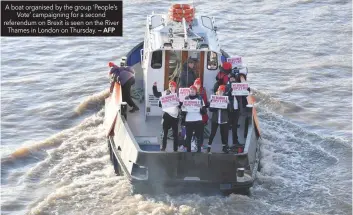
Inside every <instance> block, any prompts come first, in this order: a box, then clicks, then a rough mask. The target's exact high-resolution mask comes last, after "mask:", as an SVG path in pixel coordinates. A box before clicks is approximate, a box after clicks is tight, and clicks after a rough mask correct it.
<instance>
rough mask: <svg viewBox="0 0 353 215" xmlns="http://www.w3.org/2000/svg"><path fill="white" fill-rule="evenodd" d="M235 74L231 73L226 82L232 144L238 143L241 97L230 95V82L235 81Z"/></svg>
mask: <svg viewBox="0 0 353 215" xmlns="http://www.w3.org/2000/svg"><path fill="white" fill-rule="evenodd" d="M236 82H237V80H236V75H235V74H231V75H230V78H229V82H228V86H227V89H228V92H227V95H228V96H229V103H230V111H229V126H230V127H231V128H232V138H233V145H236V144H239V141H238V133H237V132H238V120H239V116H240V110H239V101H240V99H241V98H242V97H239V96H233V95H232V83H236Z"/></svg>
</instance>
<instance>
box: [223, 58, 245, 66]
mask: <svg viewBox="0 0 353 215" xmlns="http://www.w3.org/2000/svg"><path fill="white" fill-rule="evenodd" d="M227 62H229V63H231V64H232V67H233V68H234V67H241V66H242V65H243V60H242V58H241V57H240V56H236V57H230V58H227Z"/></svg>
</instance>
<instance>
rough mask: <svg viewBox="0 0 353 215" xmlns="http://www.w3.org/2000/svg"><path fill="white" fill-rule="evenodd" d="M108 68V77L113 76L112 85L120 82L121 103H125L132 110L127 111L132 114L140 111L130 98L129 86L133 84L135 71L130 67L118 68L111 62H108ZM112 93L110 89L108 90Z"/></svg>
mask: <svg viewBox="0 0 353 215" xmlns="http://www.w3.org/2000/svg"><path fill="white" fill-rule="evenodd" d="M109 67H111V70H110V72H109V75H113V79H114V80H113V82H112V85H113V86H114V83H115V82H116V81H119V82H120V85H121V93H122V101H123V102H126V103H127V104H128V105H129V106H130V107H132V109H131V110H130V111H129V112H130V113H133V112H135V111H138V110H140V108H139V107H138V106H137V105H136V104H135V102H134V101H133V100H132V98H131V86H132V85H134V84H135V71H134V69H133V68H132V67H129V66H128V67H124V66H121V67H118V66H117V65H115V64H114V63H112V62H109ZM110 89H111V92H112V87H111V88H110Z"/></svg>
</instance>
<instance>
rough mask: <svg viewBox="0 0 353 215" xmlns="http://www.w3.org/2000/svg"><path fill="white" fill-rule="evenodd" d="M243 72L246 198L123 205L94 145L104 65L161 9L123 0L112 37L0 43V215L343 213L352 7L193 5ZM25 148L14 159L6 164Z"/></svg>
mask: <svg viewBox="0 0 353 215" xmlns="http://www.w3.org/2000/svg"><path fill="white" fill-rule="evenodd" d="M197 3H198V6H197V13H199V14H205V15H210V16H215V17H216V22H217V26H218V29H219V30H218V35H219V37H220V41H221V44H222V45H223V47H222V48H223V49H224V50H225V51H227V52H228V53H229V54H230V55H241V56H244V58H245V59H246V60H247V62H248V65H249V76H248V80H249V84H250V86H251V87H252V90H253V93H254V95H255V97H256V99H257V110H258V115H259V120H260V127H261V132H262V140H261V141H260V144H261V166H262V169H261V171H260V172H259V173H258V174H257V180H256V182H255V185H254V187H253V188H251V194H250V195H249V196H242V195H233V194H232V195H230V196H228V197H223V196H218V195H214V196H212V195H208V196H204V195H201V194H187V195H186V194H185V195H177V196H170V195H167V194H165V195H162V194H160V195H147V194H146V195H133V194H131V193H130V189H131V186H130V184H129V182H128V181H127V179H125V178H124V177H118V176H115V174H114V171H113V167H112V165H111V163H110V161H109V155H108V153H107V145H106V141H105V137H104V129H103V119H104V98H105V96H106V95H107V88H108V81H109V80H108V77H107V73H108V67H107V63H108V62H109V61H115V62H118V59H120V57H121V56H124V55H125V54H126V53H127V52H128V51H129V50H130V49H131V48H133V47H134V46H135V45H136V44H137V43H138V42H140V41H142V40H143V35H144V26H145V19H146V15H147V14H150V13H151V12H152V11H153V10H154V11H155V12H160V13H164V12H166V11H167V9H168V8H169V6H170V4H171V3H170V2H166V1H142V0H139V1H136V0H135V1H133V0H130V1H124V27H123V31H124V37H114V38H113V37H111V38H102V37H99V38H98V37H97V38H84V37H72V38H64V37H46V38H45V37H40V38H39V37H22V38H16V37H13V38H4V37H2V38H1V156H2V165H1V167H2V169H1V188H2V189H1V210H2V214H138V213H139V214H222V215H223V214H352V193H351V191H352V25H351V20H352V3H351V1H348V0H330V1H328V0H322V1H315V0H288V1H275V0H257V1H244V0H240V1H227V0H225V1H222V2H217V1H202V2H197ZM24 147H28V148H29V149H30V151H29V152H25V151H23V152H22V154H26V153H27V155H26V156H25V157H24V158H21V159H15V160H14V161H11V162H9V160H8V159H7V156H8V155H9V154H11V153H13V152H14V151H15V150H19V149H24Z"/></svg>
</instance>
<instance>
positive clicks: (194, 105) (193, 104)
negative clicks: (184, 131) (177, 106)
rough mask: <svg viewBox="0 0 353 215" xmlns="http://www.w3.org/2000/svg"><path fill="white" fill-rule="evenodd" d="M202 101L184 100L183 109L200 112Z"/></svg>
mask: <svg viewBox="0 0 353 215" xmlns="http://www.w3.org/2000/svg"><path fill="white" fill-rule="evenodd" d="M200 108H201V101H200V100H199V99H194V100H188V99H186V100H184V102H183V106H182V108H181V110H182V111H186V112H200Z"/></svg>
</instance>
